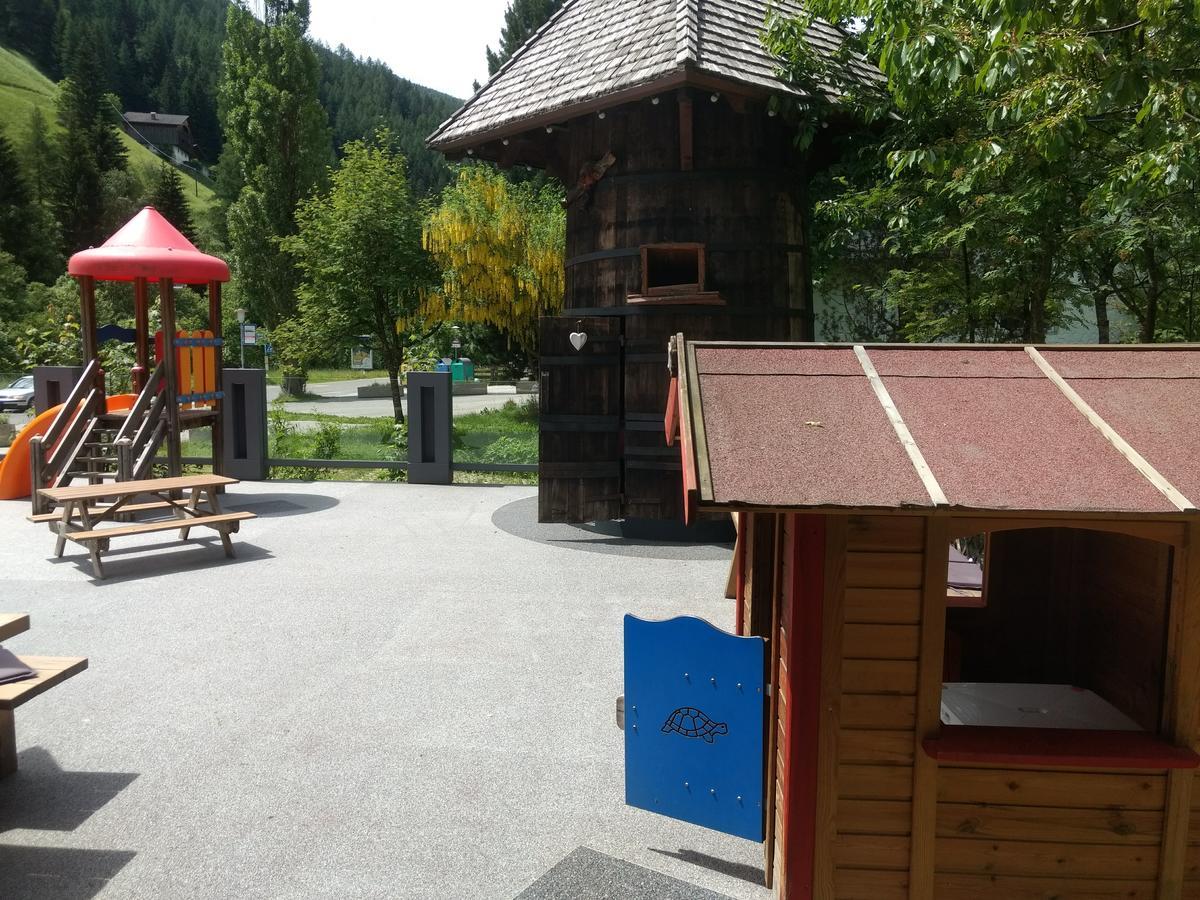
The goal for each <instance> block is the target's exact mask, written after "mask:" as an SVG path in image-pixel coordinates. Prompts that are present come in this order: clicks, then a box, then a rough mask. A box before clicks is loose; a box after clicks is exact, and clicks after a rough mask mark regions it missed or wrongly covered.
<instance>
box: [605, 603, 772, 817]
mask: <svg viewBox="0 0 1200 900" xmlns="http://www.w3.org/2000/svg"><path fill="white" fill-rule="evenodd" d="M765 647H766V642H765V641H764V640H763V639H762V638H755V637H738V636H737V635H733V634H728V633H727V632H724V631H721V630H720V629H718V628H716V627H714V626H713V625H711V624H710V623H708V622H705V621H704V620H703V619H696V618H693V617H690V616H683V617H680V618H677V619H670V620H668V621H665V622H647V621H645V620H643V619H639V618H637V617H636V616H630V615H627V616H625V802H626V803H627V804H629V805H630V806H636V807H638V808H639V809H645V810H649V811H650V812H656V813H660V814H662V815H664V816H670V817H672V818H675V819H682V820H683V821H685V822H692V823H694V824H696V825H703V826H704V827H705V828H712V829H714V830H716V831H721V832H724V833H726V834H733V835H737V836H738V837H743V838H747V839H749V840H752V841H762V840H763V808H762V797H763V719H764V711H765V702H764V701H765V698H764V694H763V659H764V654H765Z"/></svg>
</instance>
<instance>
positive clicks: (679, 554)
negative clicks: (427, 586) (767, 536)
mask: <svg viewBox="0 0 1200 900" xmlns="http://www.w3.org/2000/svg"><path fill="white" fill-rule="evenodd" d="M537 513H538V500H537V497H536V496H534V497H526V498H524V499H522V500H515V501H513V502H512V503H509V504H506V505H504V506H502V507H500V508H499V509H498V510H496V512H495V513H493V514H492V524H493V525H495V526H496V527H497V528H499V529H500V530H501V531H504V532H507V533H508V534H511V535H513V536H514V537H519V538H522V539H523V540H527V541H536V542H537V543H539V544H547V545H549V546H554V547H562V548H563V549H566V550H586V551H588V552H590V553H611V554H615V555H619V556H639V557H644V558H649V559H699V560H702V559H728V558H729V554H730V552H731V551H732V549H733V543H732V538H731V537H730V535H729V528H727V527H726V524H725V523H723V522H721V523H710V526H706V527H704V528H699V529H688V530H686V531H685V530H684V529H682V527H680V528H679V529H678V530H677V531H675V532H674V533H671V532H670V531H667V530H666V529H662V530H660V529H656V528H655V527H654V524H650V523H640V522H632V521H631V522H620V521H617V522H589V523H585V524H580V525H563V524H544V523H540V522H538V520H537ZM655 524H657V523H655ZM663 534H670V537H671V538H673V539H668V538H666V537H663V536H662V535H663Z"/></svg>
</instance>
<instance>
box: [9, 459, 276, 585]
mask: <svg viewBox="0 0 1200 900" xmlns="http://www.w3.org/2000/svg"><path fill="white" fill-rule="evenodd" d="M230 484H237V479H235V478H227V477H225V476H224V475H184V476H181V477H178V478H152V479H148V480H145V481H118V482H107V483H105V484H90V485H80V486H78V487H65V488H43V489H41V490H40V491H38V493H39V494H41V495H42V496H43V497H45V498H46V499H47V500H49V501H50V502H52V503H54V504H55V505H56V506H59V507H61V509H60V510H59V511H58V512H57V513H54V514H52V515H38V516H30V517H29V518H30V520H31V521H35V522H45V523H46V524H48V525H49V526H50V530H51V531H52V532H53V533H54V534H55V535H57V537H58V540H57V542H56V544H55V547H54V555H55V556H57V557H61V556H62V555H63V551H64V549H65V548H66V542H67V541H74V542H75V543H77V544H81V545H83V546H84V547H86V548H87V550H88V553H89V554H90V556H91V560H92V570H93V572H94V573H95V575H96V577H97V578H103V577H104V567H103V564H102V563H101V558H100V557H101V554H102V553H105V552H107V551H108V549H109V542H110V541H111V540H112V539H113V538H117V537H126V536H129V535H136V534H150V533H153V532H156V531H175V530H178V531H179V538H180V540H187V538H188V535H189V534H190V532H191V530H192V529H193V528H201V527H203V528H211V529H213V530H214V531H216V532H217V533H218V534H219V535H220V536H221V544H222V546H223V547H224V548H225V555H226V556H228V557H232V556H233V555H234V553H233V542H232V541H230V539H229V536H230V534H233V533H234V532H236V531H237V530H238V529H239V527H240V525H241V523H242V522H244V521H246V520H248V519H254V518H256V516H255V514H254V513H252V512H235V513H227V512H224V511H223V510H222V509H221V504H220V500H219V499H218V489H219V488H222V487H225V486H227V485H230ZM143 496H152V497H154V498H156V499H154V500H152V501H149V502H143V503H132V502H131V501H132V500H134V499H135V498H137V497H143ZM105 501H107V504H106V505H105ZM158 510H162V511H169V512H170V513H171V514H172V517H171V518H167V519H157V520H153V521H149V522H129V523H116V524H113V523H114V522H115V520H116V517H117V516H118V515H124V514H125V513H134V512H142V511H158Z"/></svg>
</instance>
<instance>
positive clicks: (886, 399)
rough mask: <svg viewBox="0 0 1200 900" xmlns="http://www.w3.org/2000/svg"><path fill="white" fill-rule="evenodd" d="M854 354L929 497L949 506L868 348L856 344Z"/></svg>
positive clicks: (938, 503)
mask: <svg viewBox="0 0 1200 900" xmlns="http://www.w3.org/2000/svg"><path fill="white" fill-rule="evenodd" d="M854 355H855V356H857V357H858V362H859V365H861V366H862V370H863V373H864V374H865V375H866V376H867V380H868V381H869V382H871V389H872V390H873V391H875V396H876V397H877V398H878V399H879V403H880V405H881V406H882V407H883V411H884V412H885V413H887V417H888V420H889V421H890V422H891V423H892V428H894V429H895V431H896V437H898V438H899V439H900V443H901V445H902V446H903V447H904V452H905V453H907V454H908V458H909V460H911V461H912V464H913V468H914V469H916V470H917V476H918V477H919V478H920V479H921V483H922V484H923V485H925V491H926V493H928V494H929V499H930V500H931V501H932V502H933V505H934V506H949V505H950V501H949V500H947V499H946V494H945V492H944V491H943V490H942V486H941V485H940V484H938V480H937V477H936V476H935V475H934V474H933V470H932V469H931V468H929V463H927V462H926V461H925V455H924V454H923V453H922V452H921V448H920V447H918V446H917V442H916V440H914V438H913V436H912V432H910V431H909V430H908V426H907V425H905V424H904V418H903V417H902V416H901V415H900V410H899V409H897V408H896V404H895V402H893V400H892V395H891V394H889V393H888V389H887V387H886V386H885V385H884V383H883V379H882V378H880V377H879V373H878V372H877V371H875V364H874V363H873V362H871V357H869V356H868V355H867V350H866V348H865V347H863V345H862V344H855V345H854Z"/></svg>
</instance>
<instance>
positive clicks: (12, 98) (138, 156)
mask: <svg viewBox="0 0 1200 900" xmlns="http://www.w3.org/2000/svg"><path fill="white" fill-rule="evenodd" d="M55 90H56V88H55V84H54V82H53V81H51V80H50V79H49V78H47V77H46V76H45V75H43V74H42V73H41V72H39V71H38V70H37V68H35V67H34V65H33V63H31V62H30V61H29V60H28V59H26V58H25V57H24V56H22V55H21V54H19V53H14V52H13V51H11V50H7V49H5V48H4V47H0V128H2V129H3V130H4V133H5V135H6V136H7V137H8V138H9V140H11V141H13V142H14V143H15V144H16V145H17V146H18V147H19V146H20V145H21V143H22V142H23V141H24V139H25V132H26V128H27V127H28V123H29V116H30V113H31V112H32V111H33V108H34V107H35V106H36V107H39V108H40V109H41V110H42V115H43V116H45V117H46V121H47V122H48V123H49V124H50V127H51V128H56V127H57V126H56V124H55V122H56V120H55V115H54V94H55ZM121 140H122V141H123V142H124V143H125V147H126V149H128V151H129V165H130V167H131V168H132V169H133V170H134V172H136V173H137V175H138V176H139V177H140V178H141V180H142V181H143V182H144V183H146V184H151V183H152V179H153V178H154V177H155V173H156V172H157V171H158V167H159V164H160V162H161V160H160V158H159V157H158V156H156V155H155V154H154V153H152V152H151V151H150V150H148V149H146V148H145V147H143V146H142V145H141V144H139V143H138V142H137V141H135V140H134V139H133V138H131V137H130V136H129V135H127V134H122V135H121ZM182 174H183V176H184V187H185V189H186V192H187V196H188V202H189V203H190V204H191V207H192V217H193V219H197V220H198V219H199V218H200V216H202V215H204V214H205V213H207V211H208V209H209V207H211V206H212V204H213V192H212V191H211V190H210V189H209V188H207V187H205V186H204V185H203V184H198V183H196V182H195V181H193V180H192V179H191V178H190V177H189V176H188V175H187V173H186V172H184V173H182Z"/></svg>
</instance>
